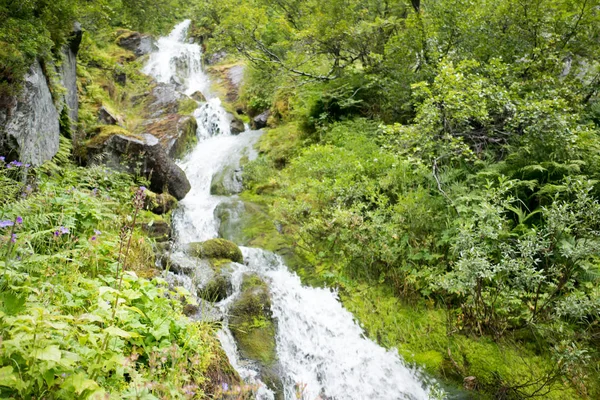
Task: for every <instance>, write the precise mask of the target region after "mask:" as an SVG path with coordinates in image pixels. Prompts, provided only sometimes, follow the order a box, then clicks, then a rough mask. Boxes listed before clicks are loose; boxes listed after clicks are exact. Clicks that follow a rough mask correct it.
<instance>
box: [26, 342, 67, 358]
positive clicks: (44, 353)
mask: <svg viewBox="0 0 600 400" xmlns="http://www.w3.org/2000/svg"><path fill="white" fill-rule="evenodd" d="M33 356H34V357H35V358H37V359H38V360H45V361H56V362H58V361H60V358H61V357H62V354H61V352H60V348H59V347H58V346H56V345H54V344H53V345H50V346H47V347H46V348H44V349H43V350H34V351H33Z"/></svg>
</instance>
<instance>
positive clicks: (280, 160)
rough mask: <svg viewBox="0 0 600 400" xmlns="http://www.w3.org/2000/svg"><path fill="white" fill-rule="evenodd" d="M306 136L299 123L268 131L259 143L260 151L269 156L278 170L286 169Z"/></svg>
mask: <svg viewBox="0 0 600 400" xmlns="http://www.w3.org/2000/svg"><path fill="white" fill-rule="evenodd" d="M303 140H304V134H303V132H302V130H301V129H300V127H299V125H298V123H288V124H285V125H281V126H279V127H277V128H274V129H268V130H267V132H266V133H265V134H264V135H262V136H261V138H260V141H259V142H258V146H257V147H258V150H259V151H260V152H261V153H265V154H267V155H269V157H270V158H271V159H272V160H273V163H274V164H275V166H276V167H277V168H283V167H285V166H286V165H287V164H288V162H289V160H290V159H291V158H292V157H293V156H295V155H296V154H297V153H298V151H299V149H300V145H301V144H302V141H303Z"/></svg>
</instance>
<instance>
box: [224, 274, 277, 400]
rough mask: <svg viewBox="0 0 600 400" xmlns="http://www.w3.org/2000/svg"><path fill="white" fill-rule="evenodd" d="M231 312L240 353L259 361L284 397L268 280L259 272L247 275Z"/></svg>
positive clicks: (264, 374)
mask: <svg viewBox="0 0 600 400" xmlns="http://www.w3.org/2000/svg"><path fill="white" fill-rule="evenodd" d="M229 314H230V317H229V328H230V329H231V333H232V335H233V337H234V339H235V340H236V342H237V344H238V349H239V351H240V354H241V355H242V357H244V358H246V359H249V360H253V361H256V362H257V363H258V364H259V366H260V378H261V380H262V381H263V382H264V383H265V384H266V385H267V386H268V387H269V388H270V389H271V390H273V391H274V392H275V398H276V399H283V383H282V381H281V377H280V373H279V372H278V369H279V363H278V360H277V350H276V342H275V334H276V329H275V321H274V320H273V315H272V312H271V297H270V295H269V289H268V286H267V284H266V283H265V281H264V280H262V279H261V278H260V277H259V276H258V275H256V274H246V275H244V277H243V280H242V286H241V294H240V296H239V297H238V298H237V299H236V300H235V301H234V303H233V304H232V306H231V308H230V310H229Z"/></svg>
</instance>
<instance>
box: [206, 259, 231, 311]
mask: <svg viewBox="0 0 600 400" xmlns="http://www.w3.org/2000/svg"><path fill="white" fill-rule="evenodd" d="M213 270H214V272H215V275H214V276H213V278H212V279H210V280H209V281H208V282H207V283H206V284H205V285H204V286H203V287H201V288H200V290H198V297H199V298H201V299H204V300H207V301H212V302H215V303H216V302H219V301H221V300H224V299H226V298H227V297H229V296H230V295H231V294H232V293H233V285H232V283H231V268H230V264H225V265H223V264H221V265H217V266H216V267H214V266H213Z"/></svg>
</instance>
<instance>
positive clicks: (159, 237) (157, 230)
mask: <svg viewBox="0 0 600 400" xmlns="http://www.w3.org/2000/svg"><path fill="white" fill-rule="evenodd" d="M142 231H144V232H145V233H146V234H147V235H148V237H151V238H153V239H154V240H156V241H157V242H166V241H168V240H169V239H170V238H171V224H169V223H168V222H167V221H161V220H158V221H152V222H149V223H144V224H142Z"/></svg>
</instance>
